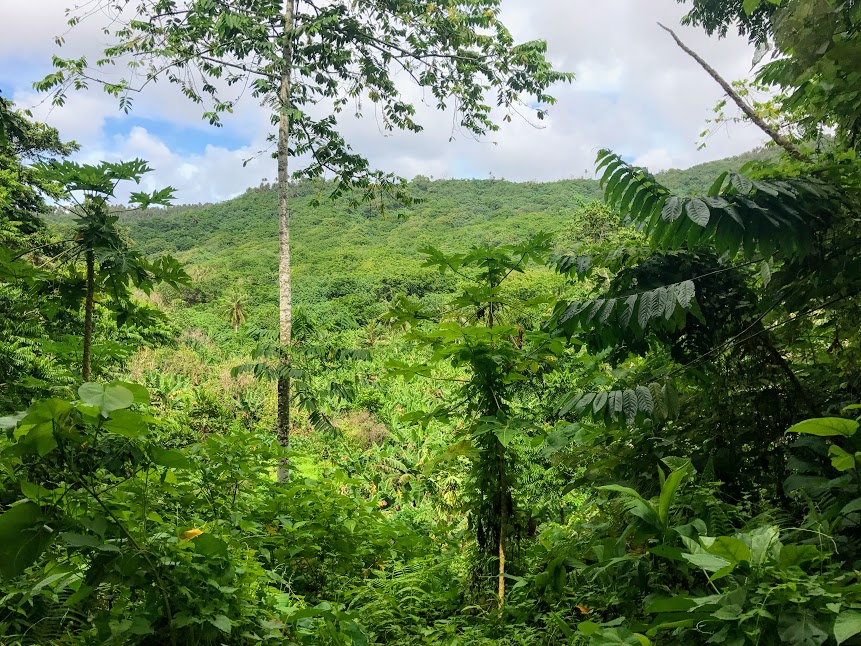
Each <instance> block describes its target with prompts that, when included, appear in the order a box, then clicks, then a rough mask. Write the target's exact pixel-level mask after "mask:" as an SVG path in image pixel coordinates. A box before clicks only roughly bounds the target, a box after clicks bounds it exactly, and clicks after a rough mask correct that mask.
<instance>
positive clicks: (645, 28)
mask: <svg viewBox="0 0 861 646" xmlns="http://www.w3.org/2000/svg"><path fill="white" fill-rule="evenodd" d="M7 4H8V5H9V6H7V7H4V10H3V14H4V19H3V21H2V22H0V70H3V71H2V72H0V90H2V92H3V95H4V96H6V97H7V98H13V99H14V100H15V101H16V104H17V105H18V107H21V108H31V109H33V110H34V113H35V114H36V115H37V117H38V118H40V119H43V120H45V121H47V122H48V123H51V124H52V125H55V126H56V127H57V128H59V129H60V132H61V135H62V136H64V137H65V138H66V139H75V140H76V141H78V142H79V143H80V144H81V145H82V147H83V148H82V151H81V153H80V157H81V159H83V160H87V161H91V160H92V161H94V160H98V159H122V158H130V157H143V158H144V159H147V160H148V161H149V162H150V165H151V166H153V167H154V168H155V169H156V171H155V172H154V173H152V174H151V176H150V177H149V178H148V180H147V182H148V184H150V185H152V186H154V187H157V186H162V185H165V184H171V185H173V186H176V187H177V188H178V189H179V192H178V196H179V199H180V200H181V201H183V202H200V201H216V200H222V199H226V198H229V197H231V196H233V195H236V194H238V193H241V192H243V191H244V190H245V189H246V188H247V187H248V186H252V185H257V184H258V183H259V182H260V181H261V180H262V179H264V178H265V179H269V180H272V179H273V178H274V176H275V166H274V161H273V160H272V159H271V156H270V154H269V152H270V149H269V144H268V143H267V141H266V137H267V135H268V134H269V133H270V131H271V126H270V124H269V118H268V113H267V111H266V109H265V108H263V107H261V106H260V105H259V104H258V103H257V102H256V101H255V100H254V99H253V98H251V97H250V96H249V97H245V100H243V102H242V103H241V104H240V107H239V108H238V109H237V111H236V113H235V114H233V115H228V116H227V117H226V118H225V120H224V124H225V127H223V128H213V127H211V126H209V125H208V124H207V123H206V122H204V121H203V120H201V118H200V108H199V107H197V106H194V105H192V104H191V103H189V102H188V101H187V100H185V99H184V98H183V97H182V96H181V95H180V94H179V93H178V91H177V90H176V88H173V87H171V86H170V85H169V84H167V83H159V84H156V85H152V86H150V87H148V88H147V89H146V91H145V92H144V93H142V94H141V95H140V96H137V97H136V101H135V104H134V109H133V111H132V112H131V114H129V115H125V114H123V113H121V112H120V111H119V110H118V109H117V105H116V101H115V100H114V99H111V98H110V97H107V96H106V95H104V93H102V92H100V91H99V90H98V89H90V90H88V91H84V92H76V93H74V94H71V95H70V96H69V99H68V102H67V104H66V106H65V107H63V108H52V107H51V105H50V101H49V100H47V99H46V97H45V96H44V95H37V94H36V93H34V92H33V90H32V89H31V88H32V82H33V81H35V80H37V79H39V78H41V77H42V76H43V75H44V74H45V73H46V72H49V71H50V69H51V65H50V61H51V56H52V54H55V53H59V54H61V55H63V56H77V55H84V54H85V55H88V56H90V57H91V58H94V57H95V56H97V54H98V51H99V49H100V48H101V47H103V46H104V45H105V44H106V42H107V39H106V37H105V36H103V35H102V34H100V32H99V25H98V24H97V23H98V18H99V17H98V16H96V17H95V18H93V19H90V21H88V22H85V23H83V24H82V25H80V26H78V27H76V28H74V29H73V30H71V31H69V30H68V28H67V27H66V25H65V20H66V19H65V17H64V9H65V7H66V6H67V5H69V4H71V0H30V1H28V2H16V3H7ZM502 6H503V16H504V19H505V21H506V24H507V25H508V26H509V27H510V29H511V31H512V32H513V34H514V36H515V37H516V38H517V39H519V40H531V39H535V38H541V39H545V40H547V41H548V45H549V52H550V57H551V59H552V60H553V61H554V63H555V64H556V66H557V67H558V68H560V69H564V70H567V71H573V72H575V73H576V75H577V79H576V80H575V82H574V83H573V84H572V85H569V86H562V87H558V88H555V89H554V91H553V92H552V94H554V95H555V96H556V97H557V99H558V103H557V105H555V106H553V107H552V109H551V115H550V118H549V120H548V121H546V122H545V123H544V124H542V125H543V126H544V127H542V128H540V129H537V128H535V127H534V126H533V125H532V124H530V123H528V122H526V121H524V120H520V119H517V118H515V120H514V122H513V123H512V124H510V125H504V126H503V129H502V131H501V132H500V133H496V134H494V135H493V136H492V137H489V138H488V139H487V140H484V141H481V142H475V141H473V140H471V139H469V138H463V137H458V138H456V140H455V141H454V142H449V138H450V135H451V129H450V125H451V115H450V114H445V113H442V114H441V113H437V112H436V111H435V110H434V109H433V108H432V107H425V106H420V110H419V116H420V117H421V122H422V123H423V125H424V126H425V128H426V129H425V131H424V132H423V133H422V134H420V135H411V134H408V133H396V134H394V135H387V136H384V135H383V134H382V133H381V131H380V128H379V127H378V124H377V123H376V122H375V118H374V116H373V114H368V115H366V116H365V118H363V119H361V120H353V119H348V120H346V121H345V122H344V124H343V131H344V132H345V134H346V137H347V139H348V141H350V142H351V143H352V144H353V145H354V147H355V149H356V150H357V151H359V152H361V153H363V154H365V155H367V156H368V157H369V159H370V160H371V163H372V164H373V165H375V166H376V167H379V168H382V169H383V170H386V171H390V172H395V173H397V174H400V175H403V176H406V177H413V176H415V175H417V174H422V175H427V176H433V177H437V178H443V177H488V176H490V175H491V174H492V175H493V176H494V177H497V178H506V179H512V180H517V181H536V180H537V181H541V180H548V181H550V180H556V179H562V178H567V177H581V176H583V175H584V174H586V175H588V174H589V173H591V169H592V167H593V161H594V157H595V153H596V152H597V150H598V149H599V148H603V147H609V148H612V149H614V150H616V151H617V152H619V153H621V154H622V155H624V156H625V157H626V158H627V159H631V160H632V161H634V162H635V163H638V164H641V165H645V166H648V167H650V168H651V169H652V170H655V171H657V170H662V169H664V168H669V167H677V168H684V167H687V166H690V165H693V164H696V163H701V162H704V161H708V160H710V159H715V158H719V157H724V156H727V155H732V154H738V153H741V152H744V151H746V150H749V149H751V148H753V147H755V146H756V145H758V144H760V143H761V142H762V140H763V138H762V136H761V135H760V133H759V132H758V131H756V130H755V129H754V128H752V127H750V126H745V125H738V126H733V127H731V128H729V129H725V130H722V131H720V132H718V133H717V134H716V135H715V136H713V137H711V138H710V139H709V141H708V146H707V147H706V148H705V150H703V151H698V150H697V147H698V144H699V143H700V142H699V140H698V136H699V133H700V132H701V131H702V130H703V129H704V127H705V121H706V120H707V119H708V118H709V117H710V116H711V114H712V112H711V109H712V107H713V106H714V105H715V104H716V103H717V102H718V101H719V100H720V98H721V90H720V88H719V87H717V85H716V84H715V83H714V81H712V79H710V78H709V77H708V76H707V75H706V74H705V73H704V72H703V71H702V70H701V69H699V67H698V66H697V65H696V64H695V63H694V62H693V61H692V60H691V59H689V58H688V57H687V56H686V55H685V54H684V53H683V52H681V51H680V50H679V49H678V48H677V47H676V46H675V45H674V44H673V43H672V41H671V40H670V39H669V38H668V36H667V34H666V33H664V32H663V31H662V30H660V28H658V27H657V25H656V24H655V22H656V21H661V22H663V23H665V24H670V25H678V23H679V19H680V17H681V15H682V14H683V12H684V7H683V6H680V5H679V4H678V3H677V2H676V1H675V0H651V1H650V2H643V0H602V2H594V0H503V2H502ZM678 31H679V34H680V35H681V36H682V37H683V39H684V40H685V41H686V42H687V43H688V44H690V45H691V46H692V47H694V48H695V49H696V50H697V51H698V52H700V53H701V54H702V55H703V56H704V57H705V58H706V60H708V61H709V62H710V63H711V64H712V65H713V66H714V67H716V68H717V69H718V70H719V71H720V72H721V73H722V74H723V75H724V76H725V77H727V78H728V79H730V80H734V79H739V78H744V77H746V76H748V75H749V73H750V66H751V59H752V55H753V52H752V51H751V49H750V48H749V47H748V45H747V44H746V43H744V42H743V41H741V40H739V39H738V38H728V39H725V40H715V39H709V38H707V37H706V36H705V34H702V33H700V32H699V31H698V30H696V29H690V28H683V27H679V28H678ZM61 34H63V35H64V37H65V39H66V44H65V46H64V47H63V49H62V50H58V47H57V46H56V44H55V43H54V37H55V36H57V35H61ZM119 73H121V71H118V74H119ZM248 159H251V160H252V161H251V162H250V163H248V164H247V165H245V166H243V162H244V161H245V160H248ZM300 161H301V160H300Z"/></svg>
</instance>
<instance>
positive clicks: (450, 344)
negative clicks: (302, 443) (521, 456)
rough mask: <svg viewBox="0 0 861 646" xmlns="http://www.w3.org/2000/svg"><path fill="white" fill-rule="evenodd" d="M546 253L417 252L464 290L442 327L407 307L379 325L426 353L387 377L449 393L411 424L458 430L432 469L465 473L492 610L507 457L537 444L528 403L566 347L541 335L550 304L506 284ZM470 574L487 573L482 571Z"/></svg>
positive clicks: (536, 242) (545, 245) (528, 246)
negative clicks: (459, 467)
mask: <svg viewBox="0 0 861 646" xmlns="http://www.w3.org/2000/svg"><path fill="white" fill-rule="evenodd" d="M549 251H550V237H549V236H548V235H546V234H539V235H537V236H535V237H534V238H532V239H530V240H527V241H525V242H523V243H521V244H516V245H508V246H497V247H493V246H485V247H476V248H474V249H472V250H470V251H469V252H467V253H464V254H444V253H442V252H441V251H439V250H438V249H435V248H431V247H428V248H425V249H423V253H424V254H425V255H426V257H427V261H426V263H425V264H426V265H427V266H429V267H434V268H436V269H438V270H439V271H440V272H442V273H452V274H454V275H456V276H458V277H459V278H460V279H462V281H463V285H464V286H463V289H462V290H461V291H460V292H459V293H456V294H455V295H454V297H453V299H452V300H451V301H450V302H449V303H447V304H446V306H445V307H444V310H445V315H444V316H443V317H442V318H441V319H437V316H436V315H435V314H434V313H433V312H430V311H425V310H424V309H423V308H422V307H421V305H420V304H418V303H417V302H414V301H411V300H409V299H406V298H402V299H401V300H399V301H397V302H396V304H395V305H394V306H393V309H392V310H391V312H389V313H388V314H387V315H386V316H387V318H388V319H390V320H392V321H393V322H395V323H397V324H399V325H402V326H406V327H408V332H407V335H406V336H407V339H409V340H411V341H412V342H414V343H416V344H417V346H418V347H421V348H425V349H427V350H429V351H430V352H431V357H430V360H429V361H428V363H427V364H421V365H410V364H405V363H403V362H397V361H395V362H390V364H389V368H390V374H391V375H393V376H401V377H404V378H405V379H407V380H412V379H415V378H422V379H429V380H431V381H433V380H440V381H439V383H446V382H448V383H454V384H455V385H456V392H453V393H451V394H450V396H449V397H446V398H445V402H447V403H443V404H441V405H440V406H439V407H438V408H437V409H435V410H432V411H422V412H417V413H415V414H413V415H412V416H411V417H410V419H412V420H414V421H421V422H422V423H424V424H427V423H430V422H431V421H434V420H436V421H442V422H446V423H448V422H457V423H456V424H455V427H456V428H457V429H458V430H457V432H456V440H457V441H456V442H455V443H454V444H452V445H451V446H450V447H449V448H448V450H447V452H446V454H445V455H443V456H439V457H438V460H445V459H453V458H454V457H457V456H464V457H466V458H467V459H468V460H469V461H470V463H471V470H470V480H471V482H470V485H471V486H470V489H469V494H468V496H469V502H468V509H467V512H468V518H469V525H470V528H471V530H472V532H473V535H474V537H475V539H476V542H477V544H478V546H479V550H480V552H481V553H482V554H483V555H484V557H485V559H484V560H485V562H489V563H490V564H492V565H493V566H494V567H493V568H492V569H491V572H489V573H488V574H491V573H492V574H495V575H496V580H497V596H498V600H499V605H500V606H501V605H502V604H503V602H504V600H505V579H506V557H507V554H508V553H509V548H508V545H509V535H510V529H511V526H512V521H513V518H514V511H515V508H514V492H515V490H516V480H517V477H516V471H515V468H514V463H515V458H516V451H515V450H514V449H515V446H517V445H518V444H524V443H527V442H529V441H532V440H533V439H535V438H536V437H538V438H540V437H541V436H543V434H544V429H543V427H542V424H541V421H540V420H539V419H538V417H537V416H536V415H535V414H534V411H533V410H532V409H533V408H534V402H532V403H530V401H531V400H530V396H529V395H530V394H532V395H535V394H536V393H541V392H542V391H543V389H544V378H545V376H546V375H547V374H548V373H550V372H553V371H554V370H555V369H556V367H557V366H558V362H557V359H558V358H559V357H560V356H561V355H563V354H564V353H565V351H566V347H567V344H566V342H565V339H564V337H563V335H562V334H560V333H559V332H558V331H555V332H551V331H549V330H547V329H543V328H542V327H541V316H542V313H543V314H544V315H546V311H544V312H542V307H541V306H542V305H543V306H545V307H546V306H548V304H549V302H550V300H551V298H550V296H549V295H547V296H546V297H542V296H538V297H536V299H535V302H525V301H522V300H521V299H519V298H516V297H514V296H512V294H510V293H507V292H506V291H505V282H506V280H508V279H509V278H510V277H511V276H512V274H516V273H522V272H523V271H524V270H525V269H526V268H527V267H528V266H529V265H531V264H535V263H539V264H540V263H543V262H544V261H545V260H546V258H547V255H548V254H549ZM530 310H531V314H530V315H527V314H529V312H530ZM446 364H448V366H446ZM452 370H453V371H454V373H453V375H454V376H452V373H451V371H452ZM539 397H540V395H539ZM478 570H479V571H483V570H485V565H484V564H480V565H479V568H478ZM493 570H495V572H493Z"/></svg>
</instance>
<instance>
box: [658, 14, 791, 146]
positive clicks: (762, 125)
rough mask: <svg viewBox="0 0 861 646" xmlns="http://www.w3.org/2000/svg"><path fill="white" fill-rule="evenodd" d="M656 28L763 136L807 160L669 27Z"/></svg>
mask: <svg viewBox="0 0 861 646" xmlns="http://www.w3.org/2000/svg"><path fill="white" fill-rule="evenodd" d="M658 26H659V27H660V28H661V29H663V30H664V31H666V32H668V33H669V34H670V36H672V37H673V40H675V41H676V45H678V46H679V47H681V49H682V51H684V52H685V53H686V54H687V55H688V56H690V57H691V58H693V59H694V60H695V61H696V62H697V63H699V64H700V67H702V68H703V69H704V70H705V71H706V72H707V73H708V75H709V76H711V77H712V78H713V79H714V80H715V81H717V82H718V85H720V86H721V87H722V88H723V90H724V92H726V93H727V94H728V95H729V97H730V98H731V99H732V100H733V101H734V102H735V104H736V105H737V106H738V107H739V108H741V111H742V112H744V113H745V115H747V117H748V119H750V120H751V121H752V122H753V123H754V124H756V126H757V127H759V129H760V130H762V131H763V132H764V133H765V134H767V135H768V136H769V137H770V138H771V140H772V141H773V142H774V143H776V144H777V145H778V146H780V147H781V148H783V149H784V150H785V151H786V152H788V153H789V154H790V155H792V156H793V157H795V158H796V159H800V160H802V161H805V160H807V157H806V156H805V155H804V154H803V153H802V152H801V150H800V149H799V148H798V146H796V145H795V144H794V143H792V142H791V141H789V139H787V138H786V137H784V136H783V135H782V134H780V133H779V132H778V131H777V130H775V129H774V128H772V127H771V126H770V125H768V124H767V123H766V122H765V121H764V120H763V119H762V117H760V116H759V115H758V114H757V113H756V111H755V110H754V109H753V108H752V107H750V106H749V105H748V104H747V102H746V101H745V100H744V99H742V98H741V96H740V95H739V93H738V92H736V91H735V90H734V89H733V87H732V86H731V85H730V84H729V83H727V82H726V80H724V78H723V77H722V76H721V75H720V74H718V72H717V70H715V69H714V68H713V67H712V66H711V65H709V64H708V63H706V62H705V61H704V60H703V58H702V57H701V56H700V55H699V54H697V53H696V52H695V51H694V50H692V49H691V48H690V47H688V46H687V45H685V44H684V43H683V42H682V41H681V39H680V38H679V37H678V36H676V33H675V32H674V31H673V30H672V29H670V28H669V27H665V26H664V25H662V24H661V23H658Z"/></svg>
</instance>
